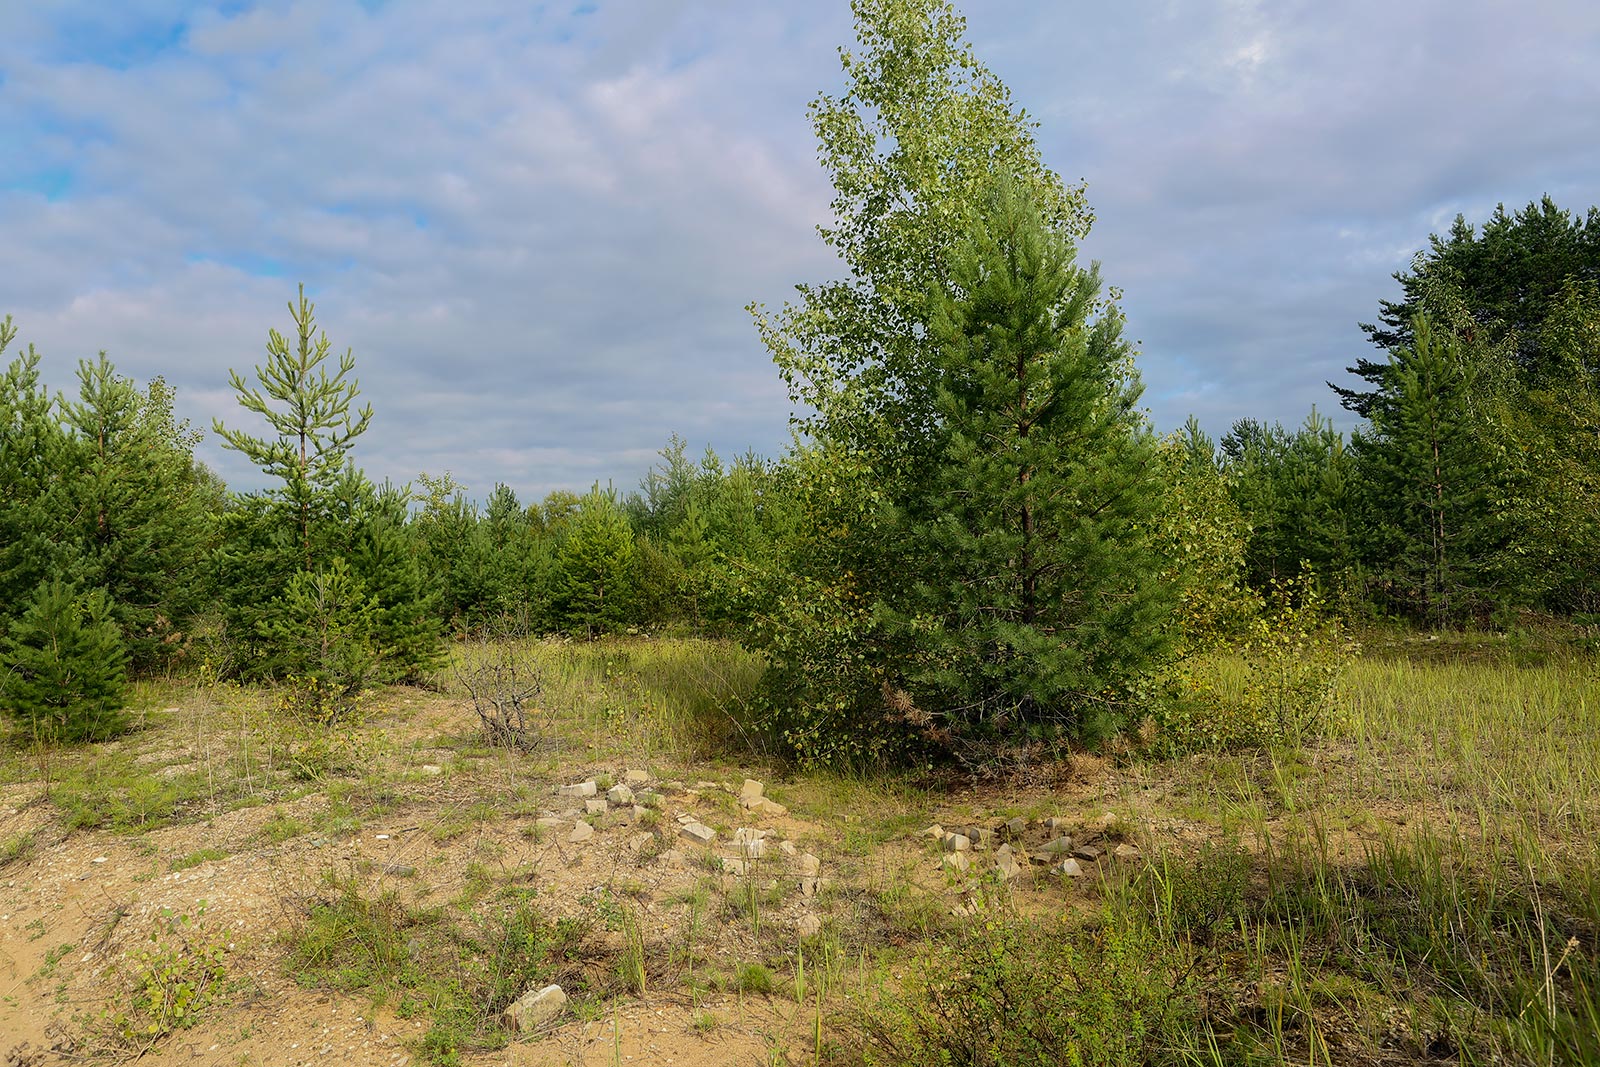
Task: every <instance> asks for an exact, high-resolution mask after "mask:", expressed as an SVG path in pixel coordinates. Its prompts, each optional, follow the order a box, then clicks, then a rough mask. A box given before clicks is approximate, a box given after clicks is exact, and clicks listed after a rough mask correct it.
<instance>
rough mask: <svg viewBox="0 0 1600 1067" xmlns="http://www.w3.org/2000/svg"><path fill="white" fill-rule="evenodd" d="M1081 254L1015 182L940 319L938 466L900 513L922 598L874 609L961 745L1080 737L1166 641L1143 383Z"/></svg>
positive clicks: (958, 267) (979, 235) (993, 210)
mask: <svg viewBox="0 0 1600 1067" xmlns="http://www.w3.org/2000/svg"><path fill="white" fill-rule="evenodd" d="M1073 255H1074V250H1073V248H1072V246H1071V244H1069V243H1068V242H1067V240H1066V239H1065V238H1064V237H1063V236H1062V235H1061V234H1060V233H1059V232H1057V231H1054V230H1052V229H1050V228H1049V223H1048V220H1047V218H1046V216H1045V215H1044V214H1043V213H1042V212H1041V211H1040V209H1039V207H1038V206H1037V205H1036V204H1035V203H1033V202H1032V200H1031V199H1030V198H1029V197H1028V196H1027V195H1026V194H1024V193H1023V192H1021V191H1020V190H1019V189H1018V188H1017V187H1016V186H1014V185H1013V184H1012V183H1010V182H1009V181H1002V182H1001V183H1000V185H999V186H998V188H997V189H996V190H994V191H993V192H992V193H991V195H990V196H989V198H988V200H987V203H986V204H985V206H984V209H983V214H982V215H981V216H980V218H979V219H978V220H977V221H975V222H974V223H973V229H972V232H971V234H970V237H969V238H968V239H967V240H966V241H964V242H962V243H961V244H959V245H958V246H957V247H956V249H955V251H954V255H953V259H952V263H951V267H950V277H951V281H952V283H953V286H954V295H949V296H938V297H937V298H936V299H935V300H934V301H933V305H932V318H931V323H930V335H931V337H932V338H933V339H934V340H935V341H936V342H937V344H938V345H939V351H938V357H937V361H938V362H937V367H938V379H937V386H936V392H935V397H934V403H933V408H932V411H931V412H929V413H928V414H929V416H930V420H931V429H930V431H929V435H930V444H931V448H930V453H931V455H930V460H929V462H928V463H927V465H926V469H925V473H923V474H922V475H921V476H920V477H919V478H918V479H917V481H916V483H915V484H914V485H912V486H911V487H910V488H909V490H908V492H906V493H905V494H904V496H902V498H901V499H900V500H899V501H897V504H898V507H897V509H896V516H895V518H896V522H895V526H896V529H895V534H896V535H897V536H898V537H899V538H900V545H899V548H900V551H899V555H900V556H901V559H902V561H903V562H902V566H901V571H902V577H901V580H902V581H904V582H905V583H906V584H907V585H908V586H909V588H908V589H907V592H906V594H905V595H903V596H902V595H896V593H895V592H894V590H893V589H885V590H884V592H883V593H882V594H881V604H882V605H883V606H882V607H880V608H879V609H878V610H879V611H880V612H882V613H883V614H884V615H885V616H886V617H887V620H888V625H889V627H890V629H891V630H892V631H893V632H894V633H895V635H896V636H897V637H900V638H902V639H903V640H904V642H905V646H906V648H907V649H908V654H907V657H906V662H905V664H904V665H903V666H902V667H900V669H899V671H898V672H897V673H899V674H900V675H901V676H902V677H903V678H904V683H903V685H904V688H905V690H906V691H907V692H908V693H909V695H910V697H911V699H912V701H913V702H914V703H915V704H916V705H917V706H918V707H920V708H922V709H924V710H926V711H928V712H930V713H931V714H932V715H933V716H934V718H935V720H936V721H937V722H938V723H939V724H940V726H942V727H945V728H948V729H949V730H950V731H951V732H952V734H953V735H954V736H953V737H952V743H959V742H960V741H961V740H964V739H965V740H973V741H979V742H981V743H982V744H985V745H986V744H992V743H993V742H994V741H995V740H997V739H999V738H1002V737H1005V736H1008V735H1009V736H1011V737H1018V736H1026V735H1027V734H1028V733H1029V732H1030V731H1034V730H1038V729H1044V730H1047V731H1057V732H1059V731H1065V732H1067V733H1068V734H1073V733H1078V732H1081V730H1082V728H1083V726H1084V723H1083V721H1082V720H1083V717H1084V714H1085V708H1086V707H1087V706H1090V705H1096V704H1103V703H1104V701H1105V698H1106V695H1107V694H1108V693H1109V692H1115V691H1117V690H1119V689H1121V688H1122V687H1124V686H1126V685H1127V684H1128V683H1129V682H1130V681H1131V680H1132V679H1133V678H1134V677H1135V676H1137V675H1138V674H1139V673H1141V672H1143V671H1144V670H1145V669H1147V667H1148V666H1149V664H1150V663H1151V662H1153V661H1154V660H1155V659H1156V657H1157V656H1159V655H1160V653H1161V651H1162V648H1163V645H1164V644H1165V641H1166V638H1167V634H1168V631H1167V629H1166V628H1165V627H1164V625H1163V624H1164V623H1165V621H1166V619H1167V617H1168V616H1169V614H1170V612H1171V609H1172V607H1173V604H1174V589H1173V587H1172V586H1171V585H1169V584H1167V583H1164V582H1162V581H1161V575H1160V573H1159V569H1158V568H1159V560H1158V557H1157V555H1156V551H1155V548H1156V546H1155V544H1154V542H1153V538H1152V536H1151V530H1152V528H1153V527H1154V526H1155V524H1156V521H1157V519H1158V516H1159V515H1160V514H1161V513H1162V510H1163V500H1162V497H1163V493H1162V488H1163V487H1162V484H1161V481H1160V478H1159V475H1160V468H1159V465H1158V463H1157V457H1156V452H1155V443H1154V441H1153V440H1152V439H1151V436H1150V435H1149V433H1148V432H1147V431H1146V429H1145V426H1144V423H1143V420H1142V417H1141V416H1140V415H1139V414H1138V412H1137V411H1136V409H1135V406H1134V405H1135V403H1136V402H1137V399H1138V396H1139V393H1140V388H1141V387H1140V385H1139V383H1138V380H1137V377H1136V375H1135V374H1134V372H1133V370H1132V366H1131V351H1130V349H1129V347H1128V345H1127V343H1126V342H1125V341H1123V340H1122V338H1121V334H1120V331H1121V319H1120V316H1118V315H1117V314H1116V313H1115V312H1114V311H1110V310H1103V311H1102V312H1101V314H1100V315H1099V316H1098V317H1093V318H1092V317H1091V316H1093V315H1094V313H1095V308H1096V305H1097V300H1098V298H1099V291H1100V281H1099V275H1098V272H1097V271H1096V270H1094V269H1089V270H1082V269H1079V268H1077V267H1075V266H1074V265H1073Z"/></svg>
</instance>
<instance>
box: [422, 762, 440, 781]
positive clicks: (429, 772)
mask: <svg viewBox="0 0 1600 1067" xmlns="http://www.w3.org/2000/svg"><path fill="white" fill-rule="evenodd" d="M422 773H423V774H424V775H425V776H426V777H429V778H437V777H439V776H440V775H441V774H443V773H444V768H443V767H441V766H439V765H438V764H437V763H424V764H423V765H422Z"/></svg>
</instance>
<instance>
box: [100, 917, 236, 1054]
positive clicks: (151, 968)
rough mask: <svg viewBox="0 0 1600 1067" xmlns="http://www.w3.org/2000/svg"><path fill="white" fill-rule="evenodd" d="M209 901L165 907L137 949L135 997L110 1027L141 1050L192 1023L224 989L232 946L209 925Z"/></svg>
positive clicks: (132, 981) (133, 978)
mask: <svg viewBox="0 0 1600 1067" xmlns="http://www.w3.org/2000/svg"><path fill="white" fill-rule="evenodd" d="M205 911H206V905H205V901H200V902H199V904H198V905H196V907H195V912H194V916H193V917H192V918H191V917H190V916H189V915H187V914H183V913H179V912H175V911H173V910H172V909H170V908H162V909H161V912H160V915H159V916H158V917H157V919H156V924H155V927H154V928H153V929H152V930H151V932H150V938H149V942H148V943H147V944H146V945H145V946H144V947H143V948H141V949H139V950H137V951H135V952H134V953H132V965H131V968H132V969H131V971H130V972H129V974H128V978H129V983H130V985H131V987H132V988H131V992H130V997H129V1000H130V1003H129V1004H128V1006H127V1007H126V1008H125V1009H124V1010H121V1011H118V1012H116V1013H114V1014H112V1015H111V1016H110V1019H109V1022H110V1029H111V1031H112V1033H113V1035H115V1036H116V1037H119V1038H120V1039H121V1040H122V1041H123V1042H124V1043H125V1044H126V1045H127V1046H129V1047H131V1048H134V1049H137V1050H138V1053H139V1054H143V1052H145V1051H147V1050H149V1049H150V1048H153V1047H154V1046H155V1044H156V1043H157V1042H159V1041H160V1040H161V1039H162V1038H164V1037H166V1036H167V1035H168V1034H171V1033H172V1032H174V1031H176V1030H180V1029H185V1028H187V1027H190V1026H193V1025H194V1024H195V1023H196V1022H198V1021H199V1019H200V1017H201V1015H202V1014H204V1012H205V1011H206V1009H207V1008H208V1007H210V1006H211V1004H212V1003H213V1002H214V1000H215V999H216V997H217V995H218V994H219V993H220V992H221V991H222V988H223V985H224V983H225V981H226V979H227V974H228V968H227V953H228V946H227V943H226V941H225V939H224V938H223V937H222V935H220V934H217V933H213V932H211V931H208V930H206V929H205V927H204V924H203V922H202V920H203V919H204V917H205Z"/></svg>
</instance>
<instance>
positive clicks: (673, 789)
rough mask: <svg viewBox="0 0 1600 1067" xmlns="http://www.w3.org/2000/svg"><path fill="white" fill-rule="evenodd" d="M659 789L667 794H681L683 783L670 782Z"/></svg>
mask: <svg viewBox="0 0 1600 1067" xmlns="http://www.w3.org/2000/svg"><path fill="white" fill-rule="evenodd" d="M661 788H662V789H664V790H665V791H667V792H668V793H681V792H683V783H682V782H679V781H671V782H668V783H666V784H665V785H663V786H662V787H661Z"/></svg>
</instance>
